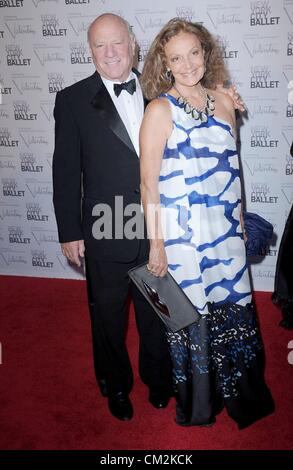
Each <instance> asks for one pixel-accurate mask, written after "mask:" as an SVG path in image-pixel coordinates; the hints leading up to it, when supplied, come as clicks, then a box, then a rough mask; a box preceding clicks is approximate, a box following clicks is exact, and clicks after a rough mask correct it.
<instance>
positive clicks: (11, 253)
mask: <svg viewBox="0 0 293 470" xmlns="http://www.w3.org/2000/svg"><path fill="white" fill-rule="evenodd" d="M19 253H23V251H22V250H21V251H20V250H12V249H11V248H8V249H5V251H4V250H2V253H0V264H3V263H4V265H5V266H10V265H12V264H14V263H15V264H16V263H17V264H27V260H26V259H25V258H24V256H23V255H22V254H19Z"/></svg>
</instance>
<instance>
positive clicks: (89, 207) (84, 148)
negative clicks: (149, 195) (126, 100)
mask: <svg viewBox="0 0 293 470" xmlns="http://www.w3.org/2000/svg"><path fill="white" fill-rule="evenodd" d="M54 118H55V150H54V156H53V202H54V208H55V214H56V220H57V226H58V233H59V241H60V242H61V243H64V242H69V241H74V240H81V239H84V241H85V246H86V252H87V255H90V256H93V257H95V258H97V259H105V260H111V261H114V260H115V261H124V262H126V261H132V260H134V259H135V258H136V257H137V254H138V250H139V247H140V243H144V244H147V240H146V237H145V238H144V239H143V240H139V239H138V238H133V239H128V238H126V237H125V234H124V230H121V226H119V227H116V237H115V219H116V221H117V222H119V219H120V221H121V215H123V212H124V208H125V207H126V206H128V205H129V204H138V205H139V204H140V174H139V158H138V155H137V153H136V151H135V149H134V147H133V144H132V142H131V139H130V137H129V135H128V133H127V130H126V128H125V126H124V124H123V122H122V120H121V118H120V116H119V113H118V112H117V110H116V108H115V105H114V104H113V101H112V99H111V97H110V95H109V93H108V91H107V89H106V87H105V86H104V84H103V82H102V80H101V78H100V75H99V74H98V73H97V72H95V73H94V74H93V75H92V76H90V77H88V78H86V79H84V80H81V81H79V82H77V83H75V84H73V85H71V86H69V87H67V88H65V89H63V90H61V91H59V92H58V93H57V95H56V101H55V107H54ZM115 196H116V197H117V196H120V198H119V203H118V205H119V206H122V207H119V208H118V209H119V210H118V211H117V199H116V204H115ZM121 197H123V201H122V198H121ZM121 202H123V204H121ZM97 204H106V205H107V207H108V208H110V210H111V213H112V218H111V220H110V230H111V229H112V239H105V238H102V239H99V240H97V239H96V238H95V237H94V236H93V233H92V230H93V224H94V223H95V221H97V220H98V219H99V217H101V216H103V213H102V212H100V215H99V216H97V215H96V216H95V215H93V208H94V207H95V206H96V205H97ZM107 210H108V209H107ZM94 212H95V211H94ZM115 212H116V213H115ZM118 212H119V213H118ZM133 215H134V214H131V215H128V216H125V217H124V225H125V223H126V222H127V220H129V219H131V218H132V217H133ZM136 220H138V219H137V217H136ZM108 222H109V220H108ZM139 223H142V224H143V216H142V214H141V218H140V222H139ZM120 224H121V222H120ZM102 228H104V229H105V231H106V232H107V235H108V236H109V225H107V227H102ZM139 231H140V232H141V231H142V228H141V227H140V229H139Z"/></svg>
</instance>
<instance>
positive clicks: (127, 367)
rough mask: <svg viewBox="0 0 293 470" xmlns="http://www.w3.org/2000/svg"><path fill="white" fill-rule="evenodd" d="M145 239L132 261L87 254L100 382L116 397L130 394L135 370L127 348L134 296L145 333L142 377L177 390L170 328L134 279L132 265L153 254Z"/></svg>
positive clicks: (141, 345)
mask: <svg viewBox="0 0 293 470" xmlns="http://www.w3.org/2000/svg"><path fill="white" fill-rule="evenodd" d="M144 245H145V241H144V240H142V241H141V242H140V250H139V253H138V256H137V258H136V259H135V260H133V261H132V262H115V261H104V260H97V259H94V258H91V257H89V256H88V255H87V257H86V269H87V282H88V291H89V304H90V314H91V325H92V339H93V355H94V367H95V373H96V378H97V381H99V379H101V378H102V379H104V380H105V381H106V386H107V390H108V395H109V396H111V395H113V394H115V393H117V392H124V393H126V394H128V393H129V392H130V391H131V389H132V386H133V371H132V366H131V363H130V359H129V354H128V351H127V347H126V333H127V326H128V314H129V304H130V300H131V298H132V300H133V304H134V310H135V318H136V325H137V330H138V334H139V375H140V377H141V379H142V381H143V382H144V383H145V384H146V385H147V386H148V387H150V388H152V389H160V390H162V391H163V390H164V391H166V392H170V393H171V390H172V373H171V360H170V355H169V350H168V344H167V340H166V335H165V330H164V326H163V324H162V322H161V320H160V319H159V317H158V316H157V315H156V313H155V312H154V311H153V309H152V308H151V307H150V305H149V304H148V303H147V302H146V300H145V298H144V297H143V296H142V295H141V293H140V292H139V290H138V289H137V288H136V287H135V285H134V284H133V283H132V282H131V281H130V280H129V277H128V275H127V272H128V270H129V269H131V268H133V267H135V266H137V265H138V264H140V263H143V262H144V261H145V260H146V258H147V250H146V249H145V246H144Z"/></svg>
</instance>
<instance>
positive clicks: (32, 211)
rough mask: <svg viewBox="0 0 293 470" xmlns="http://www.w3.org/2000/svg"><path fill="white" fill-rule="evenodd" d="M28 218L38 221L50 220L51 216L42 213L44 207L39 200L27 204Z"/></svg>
mask: <svg viewBox="0 0 293 470" xmlns="http://www.w3.org/2000/svg"><path fill="white" fill-rule="evenodd" d="M26 218H27V220H34V221H36V222H48V220H49V216H48V215H46V214H43V213H42V208H41V206H40V204H39V203H38V202H29V203H27V204H26Z"/></svg>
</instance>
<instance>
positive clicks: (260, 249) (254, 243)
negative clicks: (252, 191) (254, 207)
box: [243, 212, 274, 256]
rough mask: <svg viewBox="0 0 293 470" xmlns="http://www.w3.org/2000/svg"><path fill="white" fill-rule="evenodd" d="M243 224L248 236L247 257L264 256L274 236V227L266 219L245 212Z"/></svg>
mask: <svg viewBox="0 0 293 470" xmlns="http://www.w3.org/2000/svg"><path fill="white" fill-rule="evenodd" d="M243 222H244V230H245V232H246V236H247V241H246V244H245V246H246V253H247V256H260V255H262V254H264V253H265V250H266V248H267V246H268V245H269V242H270V240H271V238H272V236H273V230H274V227H273V226H272V224H271V223H270V222H268V221H267V220H266V219H264V218H263V217H261V216H260V215H258V214H254V213H253V212H244V213H243Z"/></svg>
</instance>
